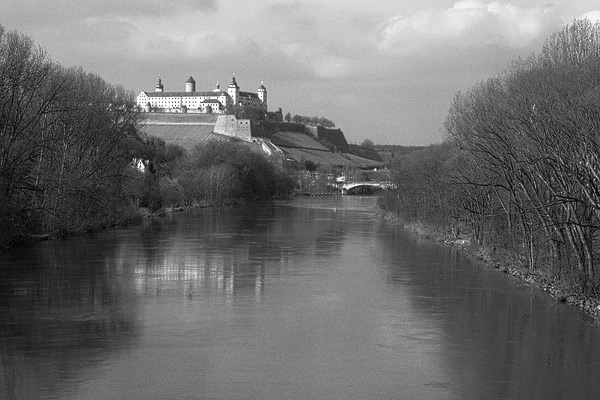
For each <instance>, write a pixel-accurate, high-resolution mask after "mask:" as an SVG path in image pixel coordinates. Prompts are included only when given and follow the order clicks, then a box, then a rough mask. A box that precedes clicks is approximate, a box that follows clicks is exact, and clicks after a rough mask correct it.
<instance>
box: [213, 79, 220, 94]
mask: <svg viewBox="0 0 600 400" xmlns="http://www.w3.org/2000/svg"><path fill="white" fill-rule="evenodd" d="M220 92H221V85H220V84H219V81H217V87H215V88H214V89H213V93H220Z"/></svg>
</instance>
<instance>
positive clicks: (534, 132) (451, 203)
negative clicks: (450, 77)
mask: <svg viewBox="0 0 600 400" xmlns="http://www.w3.org/2000/svg"><path fill="white" fill-rule="evenodd" d="M445 125H446V130H447V137H446V140H445V142H444V143H443V144H441V145H436V146H430V147H429V148H427V149H424V150H422V151H419V152H413V153H411V154H410V155H407V156H405V157H401V158H400V159H396V160H395V162H396V164H395V166H394V168H393V170H394V173H395V180H396V183H397V184H398V189H397V190H395V191H393V192H390V193H388V194H387V195H386V196H385V197H384V198H382V201H381V204H382V207H383V208H385V209H388V210H390V211H395V212H397V214H398V215H399V216H401V217H402V218H404V219H405V220H406V221H421V222H428V223H432V224H435V225H437V226H442V227H444V228H446V229H448V230H451V231H453V232H454V233H455V234H458V233H459V230H461V229H462V230H465V229H466V230H468V232H470V235H471V236H472V239H473V240H474V241H476V242H477V243H479V244H481V245H484V246H486V247H487V248H489V249H491V250H492V251H496V252H498V251H504V252H505V253H507V254H514V255H515V260H514V261H515V262H518V263H521V264H522V265H523V266H525V267H527V268H528V269H529V270H530V271H532V272H533V271H537V272H543V273H547V274H548V275H550V276H552V277H560V278H562V279H564V280H566V281H571V282H573V283H575V284H576V285H579V287H580V289H581V291H582V292H586V293H597V291H598V289H599V288H600V287H599V283H600V280H599V273H600V266H599V265H598V262H599V261H600V258H599V257H600V252H599V251H600V247H599V244H600V241H599V239H600V235H599V233H600V25H599V24H598V23H596V24H592V23H591V22H589V21H587V20H579V21H574V22H573V23H572V24H571V25H569V26H567V27H565V28H564V29H562V30H561V31H559V32H557V33H556V34H554V35H553V36H551V37H550V38H549V39H548V40H547V41H546V43H545V45H544V46H543V48H542V50H541V51H540V52H539V53H538V54H534V55H532V56H530V57H528V58H527V59H524V60H516V61H515V62H514V63H513V65H512V66H511V67H510V68H509V69H508V70H507V71H505V72H504V73H503V74H501V75H500V76H498V77H495V78H490V79H488V80H486V81H485V82H480V83H479V84H477V85H476V86H474V87H473V88H471V89H470V90H468V91H466V92H465V93H458V94H457V95H456V97H455V100H454V102H453V104H452V106H451V109H450V111H449V114H448V116H447V119H446V124H445Z"/></svg>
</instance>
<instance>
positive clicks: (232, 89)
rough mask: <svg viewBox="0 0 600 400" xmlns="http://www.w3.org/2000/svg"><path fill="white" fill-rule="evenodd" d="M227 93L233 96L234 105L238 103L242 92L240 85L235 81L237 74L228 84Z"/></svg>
mask: <svg viewBox="0 0 600 400" xmlns="http://www.w3.org/2000/svg"><path fill="white" fill-rule="evenodd" d="M227 94H229V97H231V100H232V102H233V105H237V104H238V99H239V94H240V87H239V86H238V84H237V83H236V81H235V74H234V75H233V78H231V83H230V84H229V86H227Z"/></svg>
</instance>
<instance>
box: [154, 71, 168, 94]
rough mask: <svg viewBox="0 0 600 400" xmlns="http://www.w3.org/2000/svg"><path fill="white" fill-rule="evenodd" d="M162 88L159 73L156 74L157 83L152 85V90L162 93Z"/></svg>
mask: <svg viewBox="0 0 600 400" xmlns="http://www.w3.org/2000/svg"><path fill="white" fill-rule="evenodd" d="M164 88H165V87H164V86H163V84H162V82H161V80H160V75H158V83H157V84H156V86H155V87H154V91H155V92H157V93H162V92H163V89H164Z"/></svg>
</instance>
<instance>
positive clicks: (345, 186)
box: [330, 181, 394, 194]
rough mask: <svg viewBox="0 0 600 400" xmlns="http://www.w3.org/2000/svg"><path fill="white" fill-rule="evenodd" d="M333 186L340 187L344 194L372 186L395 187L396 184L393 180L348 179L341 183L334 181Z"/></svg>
mask: <svg viewBox="0 0 600 400" xmlns="http://www.w3.org/2000/svg"><path fill="white" fill-rule="evenodd" d="M330 185H331V186H332V187H335V188H336V189H338V190H339V191H340V192H342V194H347V193H349V192H354V191H357V190H359V189H360V188H370V189H376V190H380V189H393V187H394V185H393V184H392V182H375V181H347V182H340V183H332V184H330Z"/></svg>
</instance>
